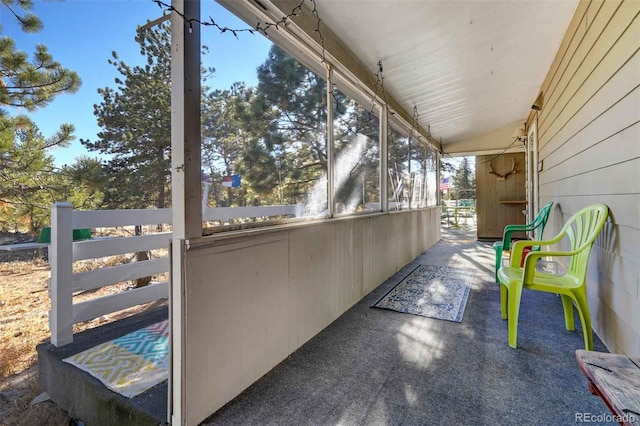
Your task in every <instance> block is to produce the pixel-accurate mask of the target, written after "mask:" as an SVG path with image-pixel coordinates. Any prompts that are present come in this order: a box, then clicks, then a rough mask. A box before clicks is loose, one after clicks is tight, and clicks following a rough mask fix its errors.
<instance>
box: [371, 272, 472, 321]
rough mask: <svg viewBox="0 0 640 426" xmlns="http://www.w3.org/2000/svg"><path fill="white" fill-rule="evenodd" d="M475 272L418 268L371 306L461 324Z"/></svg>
mask: <svg viewBox="0 0 640 426" xmlns="http://www.w3.org/2000/svg"><path fill="white" fill-rule="evenodd" d="M474 274H475V271H474V270H473V269H461V268H449V267H447V266H431V265H420V266H418V267H417V268H416V269H414V270H413V271H412V272H411V273H410V274H409V275H407V276H406V277H405V278H404V279H403V280H402V281H400V282H399V283H398V284H397V285H396V286H395V287H394V288H392V289H391V290H390V291H389V292H388V293H387V294H385V295H384V296H383V297H382V299H380V300H378V301H377V302H376V303H375V304H374V305H373V306H372V307H373V308H381V309H389V310H392V311H397V312H402V313H405V314H413V315H420V316H423V317H429V318H437V319H443V320H447V321H455V322H461V321H462V315H463V314H464V308H465V306H466V304H467V298H468V296H469V289H470V286H471V282H472V281H473V276H474Z"/></svg>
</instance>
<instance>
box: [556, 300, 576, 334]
mask: <svg viewBox="0 0 640 426" xmlns="http://www.w3.org/2000/svg"><path fill="white" fill-rule="evenodd" d="M560 296H561V297H562V308H563V309H564V326H565V327H566V328H567V330H569V331H574V330H575V329H576V326H575V322H574V321H573V299H571V297H570V296H567V295H566V294H561V295H560Z"/></svg>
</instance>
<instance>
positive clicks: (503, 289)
mask: <svg viewBox="0 0 640 426" xmlns="http://www.w3.org/2000/svg"><path fill="white" fill-rule="evenodd" d="M508 293H509V290H508V289H507V286H506V285H503V284H500V315H501V316H502V319H503V320H506V319H507V297H508Z"/></svg>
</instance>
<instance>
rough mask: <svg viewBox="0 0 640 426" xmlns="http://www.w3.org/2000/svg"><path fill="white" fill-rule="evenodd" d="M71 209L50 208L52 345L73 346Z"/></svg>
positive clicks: (65, 206) (66, 206)
mask: <svg viewBox="0 0 640 426" xmlns="http://www.w3.org/2000/svg"><path fill="white" fill-rule="evenodd" d="M72 218H73V206H72V205H71V204H69V203H56V204H54V205H53V206H51V244H50V245H49V264H50V265H51V280H50V282H49V297H50V299H51V310H50V311H49V330H50V331H51V343H52V344H53V345H54V346H64V345H67V344H69V343H71V342H73V221H72Z"/></svg>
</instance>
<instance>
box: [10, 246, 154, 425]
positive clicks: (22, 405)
mask: <svg viewBox="0 0 640 426" xmlns="http://www.w3.org/2000/svg"><path fill="white" fill-rule="evenodd" d="M0 239H3V240H4V241H7V240H8V239H9V238H8V237H7V236H6V235H0ZM4 241H3V242H4ZM22 241H24V239H23V240H22ZM14 242H17V241H16V240H14ZM4 243H5V244H6V242H4ZM0 253H2V252H0ZM38 256H42V253H38V252H37V251H33V250H32V251H25V252H23V254H22V255H21V257H16V256H15V255H12V256H11V258H8V257H6V256H5V257H0V425H2V426H4V425H6V426H13V425H30V426H31V425H51V426H53V425H55V426H58V425H60V426H61V425H70V424H71V425H74V424H76V422H75V421H73V420H72V419H71V418H69V416H68V415H67V413H66V412H64V411H63V410H62V409H60V408H58V407H57V406H56V405H55V404H53V403H52V402H49V401H47V402H42V403H39V404H35V405H31V402H32V401H33V399H34V398H35V397H36V396H38V395H39V394H40V393H41V392H42V391H41V389H40V387H39V385H38V375H37V372H38V371H37V370H38V367H37V363H38V358H37V354H36V345H38V344H40V343H42V342H46V341H49V339H50V334H49V324H48V321H49V318H48V313H49V308H50V301H49V295H48V291H47V286H48V280H49V277H50V268H49V264H48V262H47V261H46V260H45V259H43V258H42V257H38ZM128 260H129V259H126V258H119V259H112V258H107V259H102V260H100V261H99V262H102V264H100V265H98V266H110V265H113V264H114V263H116V264H117V263H123V262H126V261H128ZM95 263H96V261H94V262H93V264H91V265H87V264H82V263H81V262H76V264H75V265H74V270H78V269H80V270H87V269H92V268H93V267H96V264H95ZM133 286H134V285H133V283H121V284H116V285H113V286H109V287H105V288H102V289H100V290H98V291H92V292H85V293H84V294H79V295H76V296H75V297H74V301H81V300H83V299H87V298H94V297H98V296H103V295H107V294H112V293H116V292H121V291H126V290H128V289H130V288H133ZM160 304H162V303H160ZM158 305H159V303H158V302H152V303H150V304H147V305H141V306H137V307H134V308H130V309H128V310H125V311H121V312H119V313H117V314H114V315H107V316H103V317H101V318H97V319H95V320H92V321H87V322H86V323H82V324H76V325H74V332H79V331H82V330H85V329H87V328H92V327H96V326H98V325H100V324H104V323H107V322H111V321H114V320H117V319H119V318H122V317H125V316H128V315H131V314H133V313H136V312H140V311H143V310H145V309H150V308H154V307H156V306H158Z"/></svg>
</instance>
